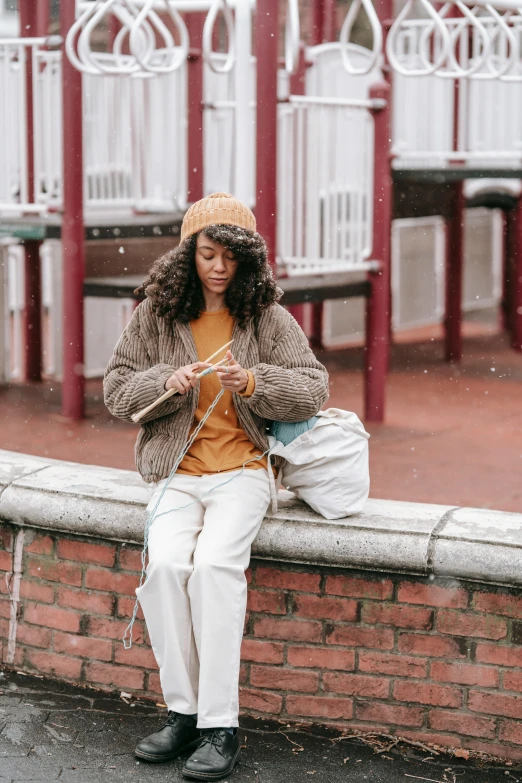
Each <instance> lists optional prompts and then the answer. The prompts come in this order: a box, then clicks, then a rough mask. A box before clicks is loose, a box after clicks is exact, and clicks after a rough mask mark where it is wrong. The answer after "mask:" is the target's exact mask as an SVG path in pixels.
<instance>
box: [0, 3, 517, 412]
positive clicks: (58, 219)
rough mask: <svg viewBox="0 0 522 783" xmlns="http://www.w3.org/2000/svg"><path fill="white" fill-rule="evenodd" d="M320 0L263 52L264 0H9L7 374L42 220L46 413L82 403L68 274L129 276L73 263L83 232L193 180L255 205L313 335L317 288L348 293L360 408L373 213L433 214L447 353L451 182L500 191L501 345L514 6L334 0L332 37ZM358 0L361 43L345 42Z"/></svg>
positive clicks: (4, 55) (373, 288)
mask: <svg viewBox="0 0 522 783" xmlns="http://www.w3.org/2000/svg"><path fill="white" fill-rule="evenodd" d="M333 5H334V4H333V3H326V2H320V0H315V2H314V3H313V4H312V20H313V25H312V28H313V35H314V36H315V38H313V37H312V42H311V45H309V46H307V47H305V46H304V45H303V43H302V41H301V30H300V20H299V8H298V3H297V0H293V1H292V2H289V3H288V8H287V15H286V35H285V52H284V58H283V60H282V61H280V60H279V50H278V35H277V33H278V20H279V13H278V7H279V3H278V0H257V3H256V5H255V7H254V6H253V5H251V4H250V3H249V2H246V1H245V2H236V3H231V2H227V3H225V2H224V0H212V1H210V0H169V2H166V0H161V2H160V1H159V0H145V1H144V0H133V2H130V0H96V1H95V2H94V1H91V0H87V1H85V0H82V1H81V2H76V3H75V2H74V0H70V1H69V2H68V1H67V0H64V1H63V2H62V3H61V31H62V36H63V38H62V39H58V38H54V39H53V38H49V37H48V36H47V35H46V29H42V28H41V27H40V29H36V28H37V27H38V25H39V24H40V25H42V21H41V12H40V17H37V16H36V14H35V13H33V11H34V10H35V0H21V2H20V12H21V21H22V24H21V29H22V30H23V31H24V33H25V35H24V37H23V38H19V39H2V40H0V73H1V75H2V83H3V89H4V90H5V100H4V105H5V106H6V107H7V111H5V112H4V119H3V120H0V123H2V124H3V127H2V135H3V137H4V138H5V139H6V144H5V145H3V146H2V147H1V148H0V215H2V216H3V219H4V220H5V224H4V227H3V229H2V232H3V234H4V235H5V237H6V239H5V240H4V241H5V242H6V243H8V242H9V239H8V237H13V238H19V239H20V240H21V241H23V244H24V252H25V274H24V276H23V285H24V288H25V296H24V307H23V312H22V309H21V308H20V309H19V313H20V318H19V320H18V323H17V324H16V329H17V332H16V334H17V336H18V343H19V346H20V347H21V346H25V357H24V366H25V374H26V377H27V378H28V379H33V380H38V379H39V378H40V375H41V335H40V310H41V288H40V246H41V242H42V240H44V239H48V238H55V239H60V240H61V254H62V264H63V270H64V271H63V275H62V277H61V280H60V287H61V288H62V291H63V302H62V308H61V313H58V315H56V317H60V318H61V320H62V324H61V333H62V336H63V346H62V350H61V356H60V360H61V361H60V363H61V374H62V380H63V383H62V395H63V413H64V415H65V416H68V417H72V418H79V417H81V416H82V415H83V379H84V365H85V356H84V334H83V322H84V296H85V294H86V293H89V295H91V296H93V295H96V296H111V297H115V296H122V297H129V295H130V294H131V292H132V288H133V287H134V284H135V281H134V280H131V279H128V280H127V281H126V280H124V279H122V278H117V279H116V278H115V279H113V280H112V281H111V280H109V279H106V278H105V279H104V280H103V281H102V280H100V281H87V282H86V281H85V275H84V265H85V262H84V242H85V239H87V241H88V240H89V239H93V238H95V237H100V236H103V237H106V238H113V239H118V238H123V237H124V236H128V235H136V236H141V237H147V236H150V237H154V236H176V233H177V231H178V230H179V223H180V218H181V216H182V213H183V211H184V209H185V208H186V206H187V205H188V204H189V203H190V202H192V201H195V200H197V199H198V198H200V197H202V196H203V194H204V193H206V192H211V191H213V190H227V191H230V192H233V193H234V194H235V195H236V196H237V197H239V198H241V199H242V200H244V201H245V202H247V203H248V204H249V205H250V206H252V207H253V208H255V211H256V217H257V222H258V230H259V231H260V232H261V233H262V234H263V235H264V236H265V237H266V239H267V242H268V246H269V251H270V258H271V260H272V261H273V263H274V264H275V266H276V268H277V272H278V274H279V275H280V276H281V285H282V287H283V289H284V290H285V299H284V302H285V303H286V304H288V305H290V306H292V307H293V308H294V310H293V312H294V314H295V315H296V317H297V318H298V319H299V320H301V321H307V323H308V331H309V333H310V336H311V337H312V339H315V341H316V342H318V341H319V339H320V331H321V311H322V305H321V302H322V301H323V300H333V299H335V298H341V299H346V298H347V297H349V296H359V297H360V296H363V297H366V304H367V320H366V323H367V326H366V350H365V364H366V385H365V387H366V391H365V414H366V418H367V419H369V420H373V421H382V420H383V417H384V390H385V378H386V370H387V364H388V352H389V339H390V331H391V330H390V319H391V306H390V302H391V296H390V286H391V226H392V218H393V217H395V218H403V219H408V218H412V217H419V216H421V215H427V216H428V217H432V216H434V215H441V216H442V218H444V219H445V223H446V250H445V258H446V261H445V264H446V274H445V307H444V309H445V321H444V323H445V334H446V339H445V343H446V347H445V355H446V358H447V359H448V360H458V359H459V358H460V356H461V354H462V341H461V313H462V307H461V302H462V283H463V231H464V229H463V222H464V221H463V213H464V206H465V196H466V194H467V195H468V197H470V196H472V203H473V204H475V205H486V206H488V207H492V206H493V207H497V208H506V207H508V209H506V211H505V213H504V214H505V216H506V217H505V222H506V231H505V235H506V241H505V252H504V262H505V268H504V272H503V275H502V278H503V281H504V289H503V312H504V318H505V325H506V327H508V328H509V329H510V332H511V335H512V344H513V347H515V348H516V349H518V350H522V207H521V204H520V198H519V192H520V187H519V180H520V179H521V178H522V95H521V90H520V83H521V82H522V51H521V46H522V6H517V5H516V3H514V2H512V0H499V1H498V2H494V3H492V4H488V3H483V2H482V0H480V2H476V3H464V2H461V0H455V2H451V3H447V4H446V5H445V6H443V8H441V9H440V10H435V7H434V6H433V5H432V4H431V3H430V2H429V0H418V2H417V4H415V3H414V2H413V0H408V2H407V4H406V5H405V6H404V8H403V10H402V11H401V13H400V14H399V15H398V17H397V19H395V20H393V19H392V13H391V6H390V4H389V3H388V2H387V0H386V2H385V1H384V0H382V2H380V3H378V4H376V7H375V8H374V6H373V4H372V2H371V0H364V2H363V1H362V0H353V3H352V4H351V6H350V7H349V10H348V13H347V16H346V19H345V22H344V24H343V27H342V30H341V35H340V40H339V42H333V41H331V37H332V36H331V33H329V32H328V31H329V30H331V28H332V17H331V14H332V10H333ZM361 7H362V8H363V9H364V11H365V12H366V14H367V18H368V21H369V25H370V28H371V31H372V49H365V48H363V47H361V46H358V45H356V44H353V43H351V42H350V36H351V30H352V27H353V24H354V21H355V19H356V18H357V16H358V14H359V11H360V9H361ZM220 13H223V14H224V19H225V24H226V28H227V31H228V50H227V51H226V52H225V53H217V52H213V49H212V47H213V45H214V44H215V40H214V39H215V37H216V36H215V26H216V20H217V18H218V15H219V14H220ZM103 19H105V21H106V22H107V24H108V26H109V33H110V35H109V46H108V47H107V51H104V52H99V51H97V50H95V49H93V47H92V35H93V32H94V31H95V29H96V27H97V26H98V25H99V24H100V22H101V21H103ZM252 31H253V32H254V41H255V53H256V55H257V56H256V57H254V54H253V52H252V50H251V45H250V42H251V39H252ZM325 41H326V42H325ZM64 52H65V56H64ZM390 141H391V143H390ZM464 183H466V185H464ZM392 196H394V197H393V198H392ZM392 201H393V203H392ZM412 205H413V206H412ZM11 241H12V240H11ZM0 282H1V281H0ZM309 302H314V304H313V305H309V304H306V308H307V311H306V312H305V309H304V307H303V305H304V304H305V303H309ZM310 308H312V311H311V310H310ZM310 316H311V317H310ZM0 322H1V315H0ZM59 352H60V349H59V348H58V347H57V346H55V353H59ZM0 359H1V348H0Z"/></svg>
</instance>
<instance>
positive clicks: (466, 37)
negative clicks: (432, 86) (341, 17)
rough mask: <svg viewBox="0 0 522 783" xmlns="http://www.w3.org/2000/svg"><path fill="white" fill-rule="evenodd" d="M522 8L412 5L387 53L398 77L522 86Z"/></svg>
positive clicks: (465, 0) (455, 1)
mask: <svg viewBox="0 0 522 783" xmlns="http://www.w3.org/2000/svg"><path fill="white" fill-rule="evenodd" d="M521 44H522V7H521V6H520V3H519V2H518V1H517V2H515V0H492V2H488V1H487V0H450V1H449V2H446V3H445V4H444V5H443V6H442V7H441V8H438V9H437V8H435V6H434V5H433V4H432V3H431V2H430V0H407V2H406V4H405V5H404V7H403V8H402V10H401V11H400V13H399V14H398V16H397V18H396V19H395V21H394V23H393V25H392V27H391V29H390V32H389V35H388V38H387V41H386V53H387V56H388V60H389V62H390V65H391V66H392V68H393V70H394V72H395V73H397V74H399V75H402V76H429V75H431V74H434V75H436V76H438V77H440V78H463V77H467V78H469V79H476V80H486V79H490V80H491V79H498V80H500V81H508V82H509V81H516V82H519V81H522V48H521Z"/></svg>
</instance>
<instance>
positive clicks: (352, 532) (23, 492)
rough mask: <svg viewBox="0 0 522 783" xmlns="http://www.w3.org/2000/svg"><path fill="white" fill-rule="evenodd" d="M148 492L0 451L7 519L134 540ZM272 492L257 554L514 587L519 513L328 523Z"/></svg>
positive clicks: (126, 478) (374, 509) (379, 508)
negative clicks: (273, 507)
mask: <svg viewBox="0 0 522 783" xmlns="http://www.w3.org/2000/svg"><path fill="white" fill-rule="evenodd" d="M152 491H153V490H152V487H151V486H150V485H147V484H145V483H144V482H143V481H142V480H141V478H140V477H139V476H138V474H137V473H134V472H133V471H128V470H117V469H114V468H105V467H100V466H97V465H80V464H78V463H74V462H61V461H59V460H48V459H42V458H40V457H32V456H30V455H26V454H18V453H16V452H10V451H2V450H0V519H2V520H4V521H7V522H10V523H12V524H14V525H27V526H30V527H35V528H39V529H42V530H50V531H51V530H52V531H61V532H65V533H69V534H72V535H82V536H92V537H97V538H106V539H110V540H115V541H125V542H129V543H136V544H141V543H142V541H143V527H144V522H145V506H146V504H147V502H148V500H149V498H150V496H151V494H152ZM280 498H281V502H280V508H279V511H278V512H277V513H276V514H272V513H271V512H269V513H268V514H267V516H266V518H265V521H264V523H263V525H262V527H261V530H260V533H259V535H258V537H257V539H256V541H255V542H254V546H253V549H252V554H253V555H254V556H256V557H260V558H266V559H273V560H278V561H286V562H292V563H309V564H316V565H330V566H342V567H345V568H355V569H362V570H367V571H387V572H390V571H391V572H393V571H397V572H399V573H406V574H420V575H430V574H433V575H434V576H444V577H451V578H453V579H464V580H472V581H479V582H486V583H494V584H499V585H517V586H518V585H522V514H512V513H506V512H502V511H489V510H486V509H473V508H454V507H452V506H442V505H441V506H439V505H432V504H427V503H406V502H402V501H395V500H375V499H370V500H369V501H368V503H367V505H366V508H365V510H364V512H363V513H361V514H358V515H356V516H353V517H347V518H345V519H338V520H327V519H324V518H323V517H320V516H318V515H317V514H315V513H314V512H313V511H312V510H311V509H309V508H308V506H306V505H305V504H303V503H301V502H300V501H298V500H296V499H295V498H294V497H293V496H292V495H291V494H290V493H288V492H282V493H280Z"/></svg>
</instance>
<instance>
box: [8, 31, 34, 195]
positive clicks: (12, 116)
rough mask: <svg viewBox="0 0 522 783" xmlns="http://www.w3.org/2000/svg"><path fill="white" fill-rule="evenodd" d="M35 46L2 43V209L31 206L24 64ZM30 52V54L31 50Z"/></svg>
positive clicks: (16, 42) (13, 42)
mask: <svg viewBox="0 0 522 783" xmlns="http://www.w3.org/2000/svg"><path fill="white" fill-rule="evenodd" d="M32 48H33V47H32V45H31V44H26V45H24V44H22V43H20V42H19V41H18V40H16V39H15V40H3V41H0V84H1V86H2V101H1V103H2V111H1V112H0V138H1V139H2V143H1V144H0V208H2V209H3V210H9V209H10V208H12V207H13V205H16V204H18V203H20V202H23V203H28V202H29V194H28V182H27V143H26V134H27V124H26V119H27V118H26V112H25V100H26V98H25V96H26V82H25V63H26V59H27V56H28V55H29V56H32ZM28 50H29V51H28Z"/></svg>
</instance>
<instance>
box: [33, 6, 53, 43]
mask: <svg viewBox="0 0 522 783" xmlns="http://www.w3.org/2000/svg"><path fill="white" fill-rule="evenodd" d="M49 12H50V4H49V0H38V2H37V3H36V15H35V18H36V35H37V36H46V35H48V34H49V19H50V13H49Z"/></svg>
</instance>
